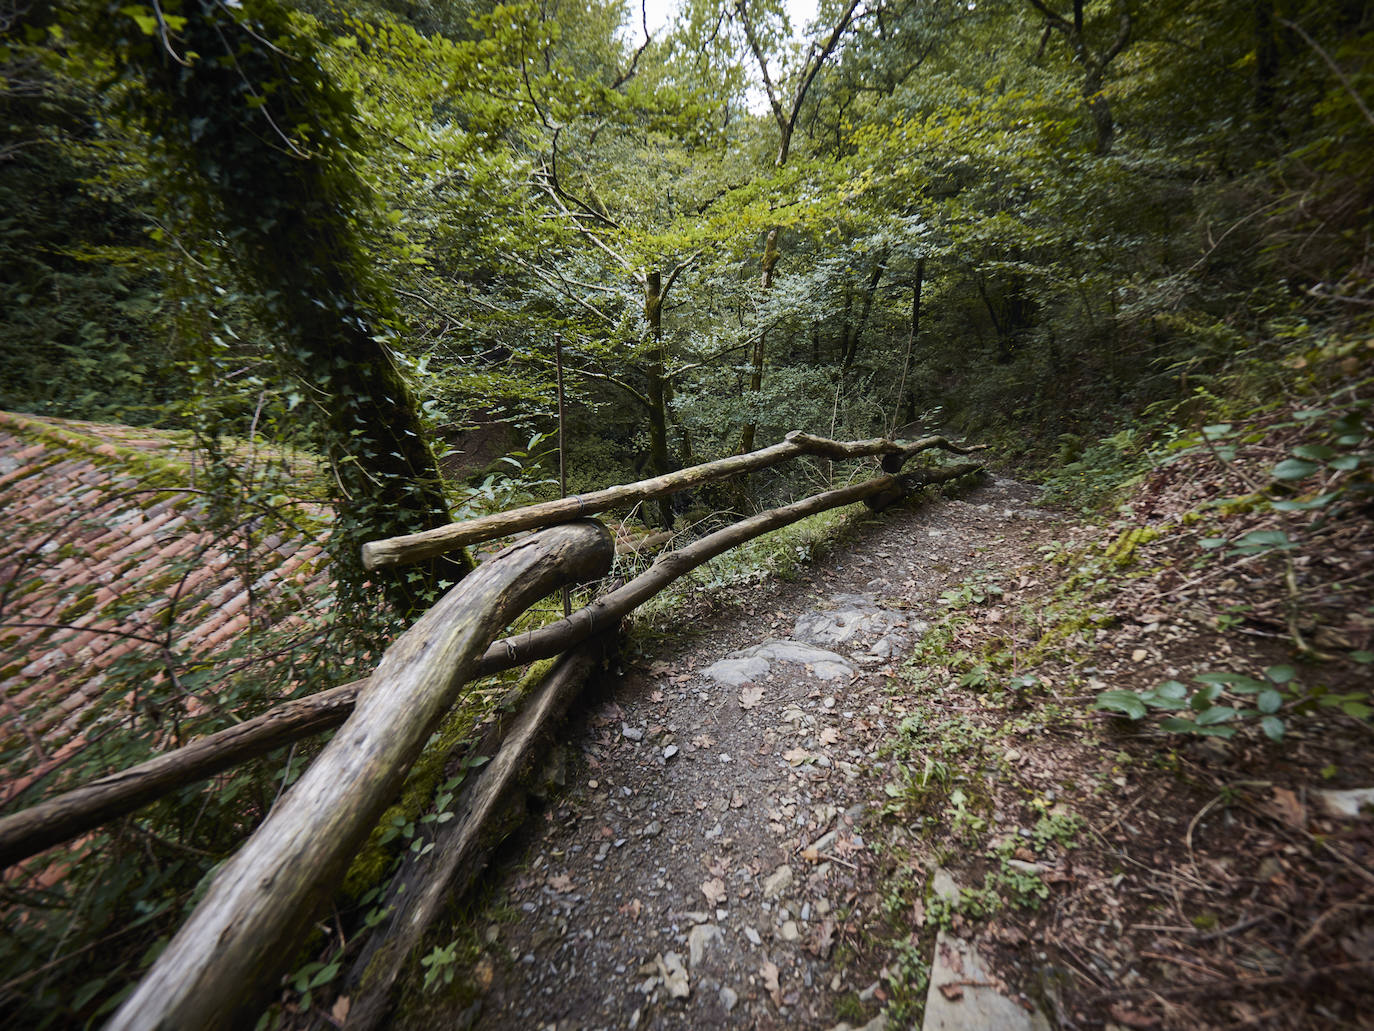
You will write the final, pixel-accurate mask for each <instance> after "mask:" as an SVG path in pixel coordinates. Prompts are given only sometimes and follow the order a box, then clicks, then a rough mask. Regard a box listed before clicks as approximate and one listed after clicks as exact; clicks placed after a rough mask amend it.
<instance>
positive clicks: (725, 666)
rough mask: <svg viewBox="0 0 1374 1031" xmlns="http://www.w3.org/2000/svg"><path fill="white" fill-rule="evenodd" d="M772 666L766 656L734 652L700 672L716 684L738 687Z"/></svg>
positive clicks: (759, 675)
mask: <svg viewBox="0 0 1374 1031" xmlns="http://www.w3.org/2000/svg"><path fill="white" fill-rule="evenodd" d="M772 668H773V667H772V664H771V663H769V661H768V660H767V659H766V658H762V657H756V656H752V655H748V656H745V655H741V653H739V652H735V653H733V654H732V656H731V657H730V658H725V659H721V660H719V661H718V662H713V663H711V665H709V666H707V667H706V668H705V669H704V670H702V671H701V673H702V676H705V677H710V678H711V679H712V680H714V681H715V682H716V683H717V684H724V685H725V686H726V687H739V686H740V685H741V684H747V683H749V682H750V681H751V680H757V679H758V678H759V677H761V676H763V675H764V674H765V673H767V672H768V671H769V670H770V669H772Z"/></svg>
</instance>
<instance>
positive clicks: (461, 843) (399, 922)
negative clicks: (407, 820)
mask: <svg viewBox="0 0 1374 1031" xmlns="http://www.w3.org/2000/svg"><path fill="white" fill-rule="evenodd" d="M607 643H608V642H607V641H606V639H604V638H596V639H594V640H592V641H584V642H583V643H582V644H580V645H579V646H578V647H576V648H575V649H573V650H572V651H570V652H568V653H567V654H565V655H564V656H563V657H562V658H561V659H560V660H559V661H558V664H557V665H556V666H554V668H553V669H552V670H550V671H549V675H548V676H547V677H546V678H545V679H544V680H543V682H542V683H541V684H540V685H539V686H538V687H537V688H536V689H535V690H534V691H533V692H531V693H530V695H529V697H528V698H527V699H526V702H525V704H524V706H523V707H522V708H521V710H520V714H519V715H518V716H517V717H516V718H515V720H514V721H513V722H512V723H511V725H510V727H509V729H508V731H507V732H506V734H505V737H504V740H503V741H502V743H501V747H500V749H499V751H497V752H496V756H495V758H493V759H492V760H491V762H489V763H487V764H486V765H485V766H483V767H482V768H481V770H480V771H479V772H478V774H477V775H476V776H475V777H474V778H472V779H471V780H469V781H468V782H467V783H466V784H464V785H463V788H462V789H461V792H460V794H459V797H458V798H457V799H456V800H455V801H454V803H453V808H452V811H453V813H454V818H453V819H452V820H451V821H449V822H448V823H445V824H442V825H440V826H439V830H438V831H437V832H436V833H435V836H434V839H433V845H434V847H433V848H432V849H428V850H425V851H423V854H418V853H413V852H412V853H410V854H408V855H407V857H406V860H405V862H404V864H403V865H402V868H401V870H400V871H399V872H398V873H397V875H396V876H395V877H394V878H393V879H392V881H391V885H390V887H389V888H388V890H387V894H386V897H385V899H384V900H383V901H382V902H381V903H379V905H381V906H383V907H384V908H388V909H390V913H389V914H388V916H387V917H386V918H385V919H384V920H383V921H382V922H381V923H379V924H378V925H377V926H376V927H375V928H374V929H373V931H372V934H371V935H370V937H369V939H368V943H367V945H366V947H365V948H364V950H363V952H362V954H361V955H360V956H359V957H358V959H357V960H356V962H355V963H354V965H353V968H352V971H351V972H350V974H349V977H348V982H347V984H348V987H346V988H345V991H353V992H354V994H352V995H351V996H350V999H351V1005H350V1006H349V1010H348V1020H347V1022H346V1024H345V1027H346V1028H347V1031H370V1029H372V1028H375V1027H378V1026H380V1025H382V1023H383V1021H385V1019H386V1017H387V1015H388V1013H389V1011H390V1009H391V1003H392V989H393V987H394V986H395V984H396V979H397V977H398V976H399V975H400V973H401V971H402V969H403V968H404V966H405V962H406V959H407V957H409V956H410V954H411V953H412V952H413V951H414V949H415V947H416V946H417V945H418V944H419V943H420V939H421V937H422V936H423V935H424V932H425V931H426V929H428V927H429V926H430V924H432V923H433V922H434V919H435V918H436V917H437V916H438V915H439V914H440V911H441V910H442V908H443V907H444V906H445V905H446V904H447V903H448V902H449V901H450V900H451V899H452V898H454V897H456V896H460V895H462V894H463V893H464V892H466V891H467V889H468V888H469V887H471V885H472V882H473V881H474V880H476V878H477V876H478V874H480V873H481V871H482V870H483V869H484V868H485V867H486V863H487V860H488V858H489V856H490V854H491V852H492V851H494V850H495V848H496V846H497V845H499V844H500V842H501V840H502V839H503V838H504V837H505V834H506V832H509V831H510V830H513V829H514V828H515V827H516V826H518V823H519V820H518V817H515V818H513V819H506V817H508V816H511V817H514V814H513V813H512V810H513V809H516V808H518V806H519V804H520V802H521V800H522V799H523V793H522V792H521V791H520V786H521V782H522V780H524V779H525V778H526V776H527V775H528V773H529V772H530V771H531V769H532V768H533V767H534V766H535V765H536V763H537V762H538V760H539V759H540V758H542V756H540V755H539V751H540V749H541V748H542V747H543V745H544V744H545V743H546V742H547V741H548V739H549V736H550V734H551V733H552V731H553V728H554V726H555V725H556V724H557V722H558V721H559V720H561V719H562V718H563V715H564V713H565V712H566V711H567V709H568V706H569V705H570V704H571V703H572V700H573V699H574V698H575V697H576V696H577V694H578V693H579V692H580V691H581V690H582V687H583V684H584V683H585V682H586V680H587V677H588V676H589V675H590V673H591V672H592V670H593V668H594V667H595V666H596V664H597V663H598V662H599V661H600V660H601V657H602V654H603V652H604V650H605V648H606V646H607Z"/></svg>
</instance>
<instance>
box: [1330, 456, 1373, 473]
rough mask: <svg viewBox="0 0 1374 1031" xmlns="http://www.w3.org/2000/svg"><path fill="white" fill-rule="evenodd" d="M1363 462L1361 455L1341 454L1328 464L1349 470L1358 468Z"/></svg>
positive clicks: (1334, 467) (1333, 467)
mask: <svg viewBox="0 0 1374 1031" xmlns="http://www.w3.org/2000/svg"><path fill="white" fill-rule="evenodd" d="M1363 462H1364V459H1363V458H1362V457H1361V456H1360V455H1341V457H1340V458H1333V459H1331V461H1329V462H1327V463H1326V464H1327V465H1329V466H1330V467H1331V468H1332V469H1339V470H1341V471H1342V472H1349V471H1350V470H1352V469H1358V468H1359V467H1360V465H1361V463H1363Z"/></svg>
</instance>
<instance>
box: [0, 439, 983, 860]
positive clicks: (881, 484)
mask: <svg viewBox="0 0 1374 1031" xmlns="http://www.w3.org/2000/svg"><path fill="white" fill-rule="evenodd" d="M980 468H982V467H981V466H980V465H977V464H976V463H964V464H960V465H953V466H936V467H934V468H933V469H929V470H919V471H915V472H912V473H906V474H903V475H902V476H897V477H880V478H879V479H876V480H870V481H868V483H867V484H859V485H858V486H857V487H851V488H846V489H845V490H844V491H832V492H829V493H828V494H820V495H816V496H814V497H812V498H807V499H805V500H803V501H799V502H796V503H795V504H794V505H789V506H787V507H786V508H781V509H774V510H772V511H770V512H764V513H761V514H760V515H758V516H754V517H753V518H752V519H750V520H745V521H744V522H742V523H737V524H735V526H732V527H727V528H726V529H725V530H720V531H718V532H717V533H714V534H711V535H709V536H707V537H703V538H701V539H700V540H699V541H697V542H695V543H694V544H692V545H690V546H688V547H687V548H684V549H682V550H681V551H676V552H671V553H670V554H668V555H665V556H661V557H660V558H659V559H658V561H656V562H655V563H654V564H653V565H652V566H650V568H649V569H648V570H647V571H646V572H644V573H643V574H641V575H640V576H637V577H635V578H634V579H633V580H630V581H629V582H628V583H626V584H624V585H623V586H622V587H620V588H619V589H617V590H615V591H613V592H611V593H609V594H607V595H604V596H603V597H602V598H599V599H597V601H595V602H593V603H592V605H590V606H588V607H587V608H584V609H579V610H578V611H577V612H574V613H573V614H572V615H571V616H569V617H568V618H566V619H561V620H558V621H557V622H555V623H550V624H549V625H547V626H545V627H542V628H541V629H539V630H535V631H533V632H530V633H523V634H517V635H515V636H514V637H509V638H505V639H503V640H500V641H497V642H495V643H494V644H492V645H491V647H489V648H488V649H487V650H486V653H485V654H484V655H483V656H482V657H481V659H479V660H478V662H477V665H476V669H475V670H474V673H473V678H474V679H479V678H481V677H488V676H492V675H493V674H496V673H501V672H504V671H505V670H508V669H513V668H515V667H516V666H522V665H525V664H527V663H530V662H536V661H538V660H539V659H547V658H551V657H552V656H554V655H557V654H559V653H560V652H562V651H564V650H565V649H567V648H569V647H571V646H572V645H574V644H577V643H578V642H580V641H582V640H585V639H586V638H587V637H588V636H590V635H592V634H594V633H596V632H597V631H598V630H603V629H608V628H610V627H612V626H615V625H616V624H618V623H619V622H620V620H621V619H623V618H624V617H625V616H626V615H628V614H629V613H630V612H631V611H632V610H633V609H634V608H636V607H637V606H639V605H641V604H642V603H643V602H644V601H646V600H647V599H648V598H651V597H652V596H653V595H654V594H656V593H657V592H658V591H660V590H662V589H663V587H665V586H666V585H667V584H669V583H671V582H672V581H673V580H675V579H677V578H678V577H680V576H682V575H683V574H685V573H687V572H689V571H691V570H692V569H695V568H696V567H697V566H699V565H701V564H702V563H703V562H706V561H708V560H709V559H711V558H714V557H715V556H716V555H719V554H721V553H722V552H724V551H726V550H728V549H729V548H732V547H734V546H736V545H737V544H740V543H743V541H745V540H748V539H750V538H751V537H754V536H759V535H760V534H763V533H767V532H768V531H769V530H772V529H776V528H778V527H780V526H785V525H787V523H789V522H796V521H797V520H799V519H803V518H805V517H806V516H808V515H813V514H814V513H816V512H822V511H825V510H826V509H827V508H834V507H837V506H839V505H844V504H849V503H851V502H853V501H863V502H864V504H866V505H868V506H869V507H870V508H873V509H875V510H877V511H881V510H882V509H883V508H886V507H888V506H889V505H891V504H893V503H894V502H896V501H898V500H900V499H901V498H904V497H906V496H907V495H908V494H909V493H910V492H911V491H912V490H915V489H917V488H918V487H921V486H925V485H928V484H931V483H943V482H947V481H949V480H952V479H956V478H958V477H960V476H966V475H968V474H969V473H972V472H976V471H978V470H979V469H980ZM888 481H891V482H888ZM855 490H858V491H860V492H861V493H858V494H857V495H856V494H853V493H852V492H853V491H855ZM837 495H840V499H839V500H834V499H835V497H836V496H837ZM798 512H799V513H800V514H796V513H798ZM742 526H748V529H747V530H746V531H744V533H743V535H741V534H740V533H738V532H737V530H738V528H739V527H742ZM670 562H671V564H672V565H671V571H670V572H666V570H668V564H669V563H670ZM367 684H368V681H367V680H357V681H354V682H352V683H350V684H344V685H342V686H341V687H334V688H330V689H328V690H326V691H320V692H318V693H317V694H313V695H310V696H309V697H307V698H301V699H298V700H296V701H292V702H286V703H285V704H283V705H279V706H277V707H276V708H275V709H272V710H270V711H268V712H265V713H263V714H262V715H261V716H258V717H256V718H254V719H251V720H247V721H246V722H244V723H241V724H239V725H238V726H235V727H230V728H228V729H227V730H222V731H220V732H218V733H216V734H211V735H209V736H207V737H204V738H201V739H200V740H198V741H193V742H191V743H190V744H189V745H186V746H185V747H183V748H179V749H176V750H175V751H172V752H168V753H166V754H165V755H161V756H158V757H157V758H155V759H150V760H149V761H147V762H145V763H141V764H140V765H138V766H134V767H131V768H129V769H127V770H123V771H121V772H119V773H114V774H111V775H109V776H108V777H102V778H100V779H99V780H96V781H92V782H91V783H90V784H87V785H84V786H82V787H79V788H75V789H73V790H72V791H69V792H67V793H65V794H62V795H58V796H56V797H54V798H51V799H48V800H46V801H43V802H40V803H39V804H38V805H35V806H32V807H31V808H29V809H25V810H23V811H21V812H18V813H14V814H13V815H10V816H6V817H4V818H3V819H0V868H3V867H5V866H7V865H9V864H12V863H17V862H20V861H22V860H24V859H27V858H28V857H29V856H32V855H35V854H36V853H38V852H41V851H42V850H43V849H45V848H48V847H50V846H52V845H56V844H60V843H61V842H63V841H69V840H70V839H72V838H74V837H76V836H77V835H79V834H82V833H85V832H86V831H89V830H91V829H93V828H95V827H98V826H100V825H101V824H102V823H105V822H107V821H109V820H112V819H114V818H115V817H118V816H123V815H125V814H126V813H131V812H133V811H134V810H136V809H138V808H139V807H141V806H144V805H147V804H148V803H149V802H154V801H156V800H157V799H159V798H162V797H164V796H165V795H167V794H170V793H171V792H172V791H175V790H176V789H177V788H180V787H184V786H185V785H187V784H191V783H194V782H195V781H197V780H203V779H204V778H206V777H210V776H213V775H214V774H216V773H219V772H221V771H223V770H227V769H230V768H232V767H234V766H236V765H238V764H239V763H242V762H245V761H247V760H249V759H253V758H256V757H257V756H260V755H265V754H267V753H268V752H270V751H272V750H273V749H275V748H280V747H282V746H284V745H287V744H290V743H291V742H293V741H298V740H300V739H302V738H306V737H309V736H311V735H312V734H319V733H323V732H324V731H326V730H332V729H333V728H334V727H337V726H339V725H340V724H342V723H343V722H344V721H345V720H347V719H348V717H349V716H350V715H351V714H352V712H353V707H354V704H355V703H356V701H357V698H358V693H359V691H360V690H361V689H362V688H364V687H366V686H367Z"/></svg>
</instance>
